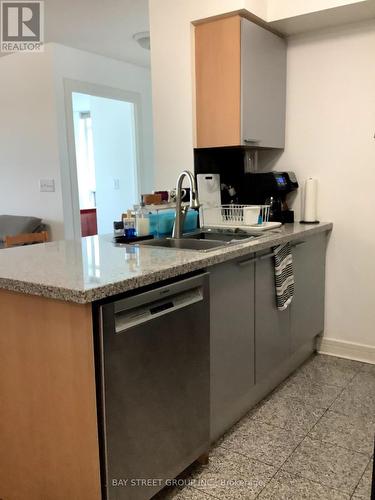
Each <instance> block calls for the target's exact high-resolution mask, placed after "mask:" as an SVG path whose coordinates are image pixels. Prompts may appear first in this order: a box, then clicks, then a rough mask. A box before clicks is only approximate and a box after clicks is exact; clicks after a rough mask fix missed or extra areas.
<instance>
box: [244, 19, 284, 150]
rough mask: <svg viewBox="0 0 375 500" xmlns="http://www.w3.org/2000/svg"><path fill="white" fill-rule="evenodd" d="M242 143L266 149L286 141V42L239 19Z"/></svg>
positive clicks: (276, 146) (279, 146) (279, 145)
mask: <svg viewBox="0 0 375 500" xmlns="http://www.w3.org/2000/svg"><path fill="white" fill-rule="evenodd" d="M241 101H242V102H241V118H242V127H241V130H242V143H243V144H249V145H254V146H260V147H267V148H283V147H284V144H285V105H286V42H285V40H284V39H283V38H281V37H279V36H277V35H275V34H274V33H271V32H270V31H267V30H266V29H264V28H261V27H260V26H258V25H257V24H254V23H252V22H250V21H248V20H247V19H241Z"/></svg>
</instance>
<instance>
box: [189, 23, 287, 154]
mask: <svg viewBox="0 0 375 500" xmlns="http://www.w3.org/2000/svg"><path fill="white" fill-rule="evenodd" d="M195 66H196V68H195V69H196V120H197V121H196V126H197V147H198V148H210V147H221V146H240V145H248V146H258V147H265V148H283V147H284V142H285V100H286V42H285V40H284V39H283V38H281V37H279V36H278V35H276V34H274V33H272V32H270V31H268V30H266V29H265V28H262V27H261V26H258V25H257V24H255V23H253V22H251V21H249V20H247V19H245V18H242V17H241V16H239V15H234V16H231V17H225V18H221V19H216V20H213V21H207V22H204V23H202V24H198V25H197V26H196V27H195Z"/></svg>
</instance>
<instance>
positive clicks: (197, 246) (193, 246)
mask: <svg viewBox="0 0 375 500" xmlns="http://www.w3.org/2000/svg"><path fill="white" fill-rule="evenodd" d="M137 245H140V246H151V247H162V248H177V249H180V250H198V251H200V252H209V251H210V250H215V249H217V248H220V247H223V246H225V243H223V242H222V241H211V240H196V239H190V238H181V239H177V238H175V239H174V238H167V239H165V240H162V239H160V240H146V241H141V242H139V243H137Z"/></svg>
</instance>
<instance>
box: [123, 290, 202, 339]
mask: <svg viewBox="0 0 375 500" xmlns="http://www.w3.org/2000/svg"><path fill="white" fill-rule="evenodd" d="M203 297H204V293H203V288H202V287H201V286H198V287H196V288H193V289H191V288H190V289H189V290H184V291H181V292H179V293H176V294H174V295H171V296H169V297H166V298H165V299H159V300H157V301H155V302H151V303H149V304H142V305H138V306H135V307H134V308H132V309H125V310H122V311H121V312H118V313H116V314H115V332H116V334H118V333H124V332H125V331H127V330H129V329H130V328H134V327H135V326H139V325H142V324H144V323H148V322H150V321H153V320H154V319H156V318H160V317H161V316H166V315H167V314H171V313H173V312H175V311H178V310H179V309H183V308H185V307H188V306H191V305H193V304H196V303H197V302H200V301H202V300H203Z"/></svg>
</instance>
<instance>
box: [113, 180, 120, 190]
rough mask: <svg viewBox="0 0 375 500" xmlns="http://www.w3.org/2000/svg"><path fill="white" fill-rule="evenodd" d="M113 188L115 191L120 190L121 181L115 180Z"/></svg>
mask: <svg viewBox="0 0 375 500" xmlns="http://www.w3.org/2000/svg"><path fill="white" fill-rule="evenodd" d="M113 187H114V188H115V189H120V179H113Z"/></svg>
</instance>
